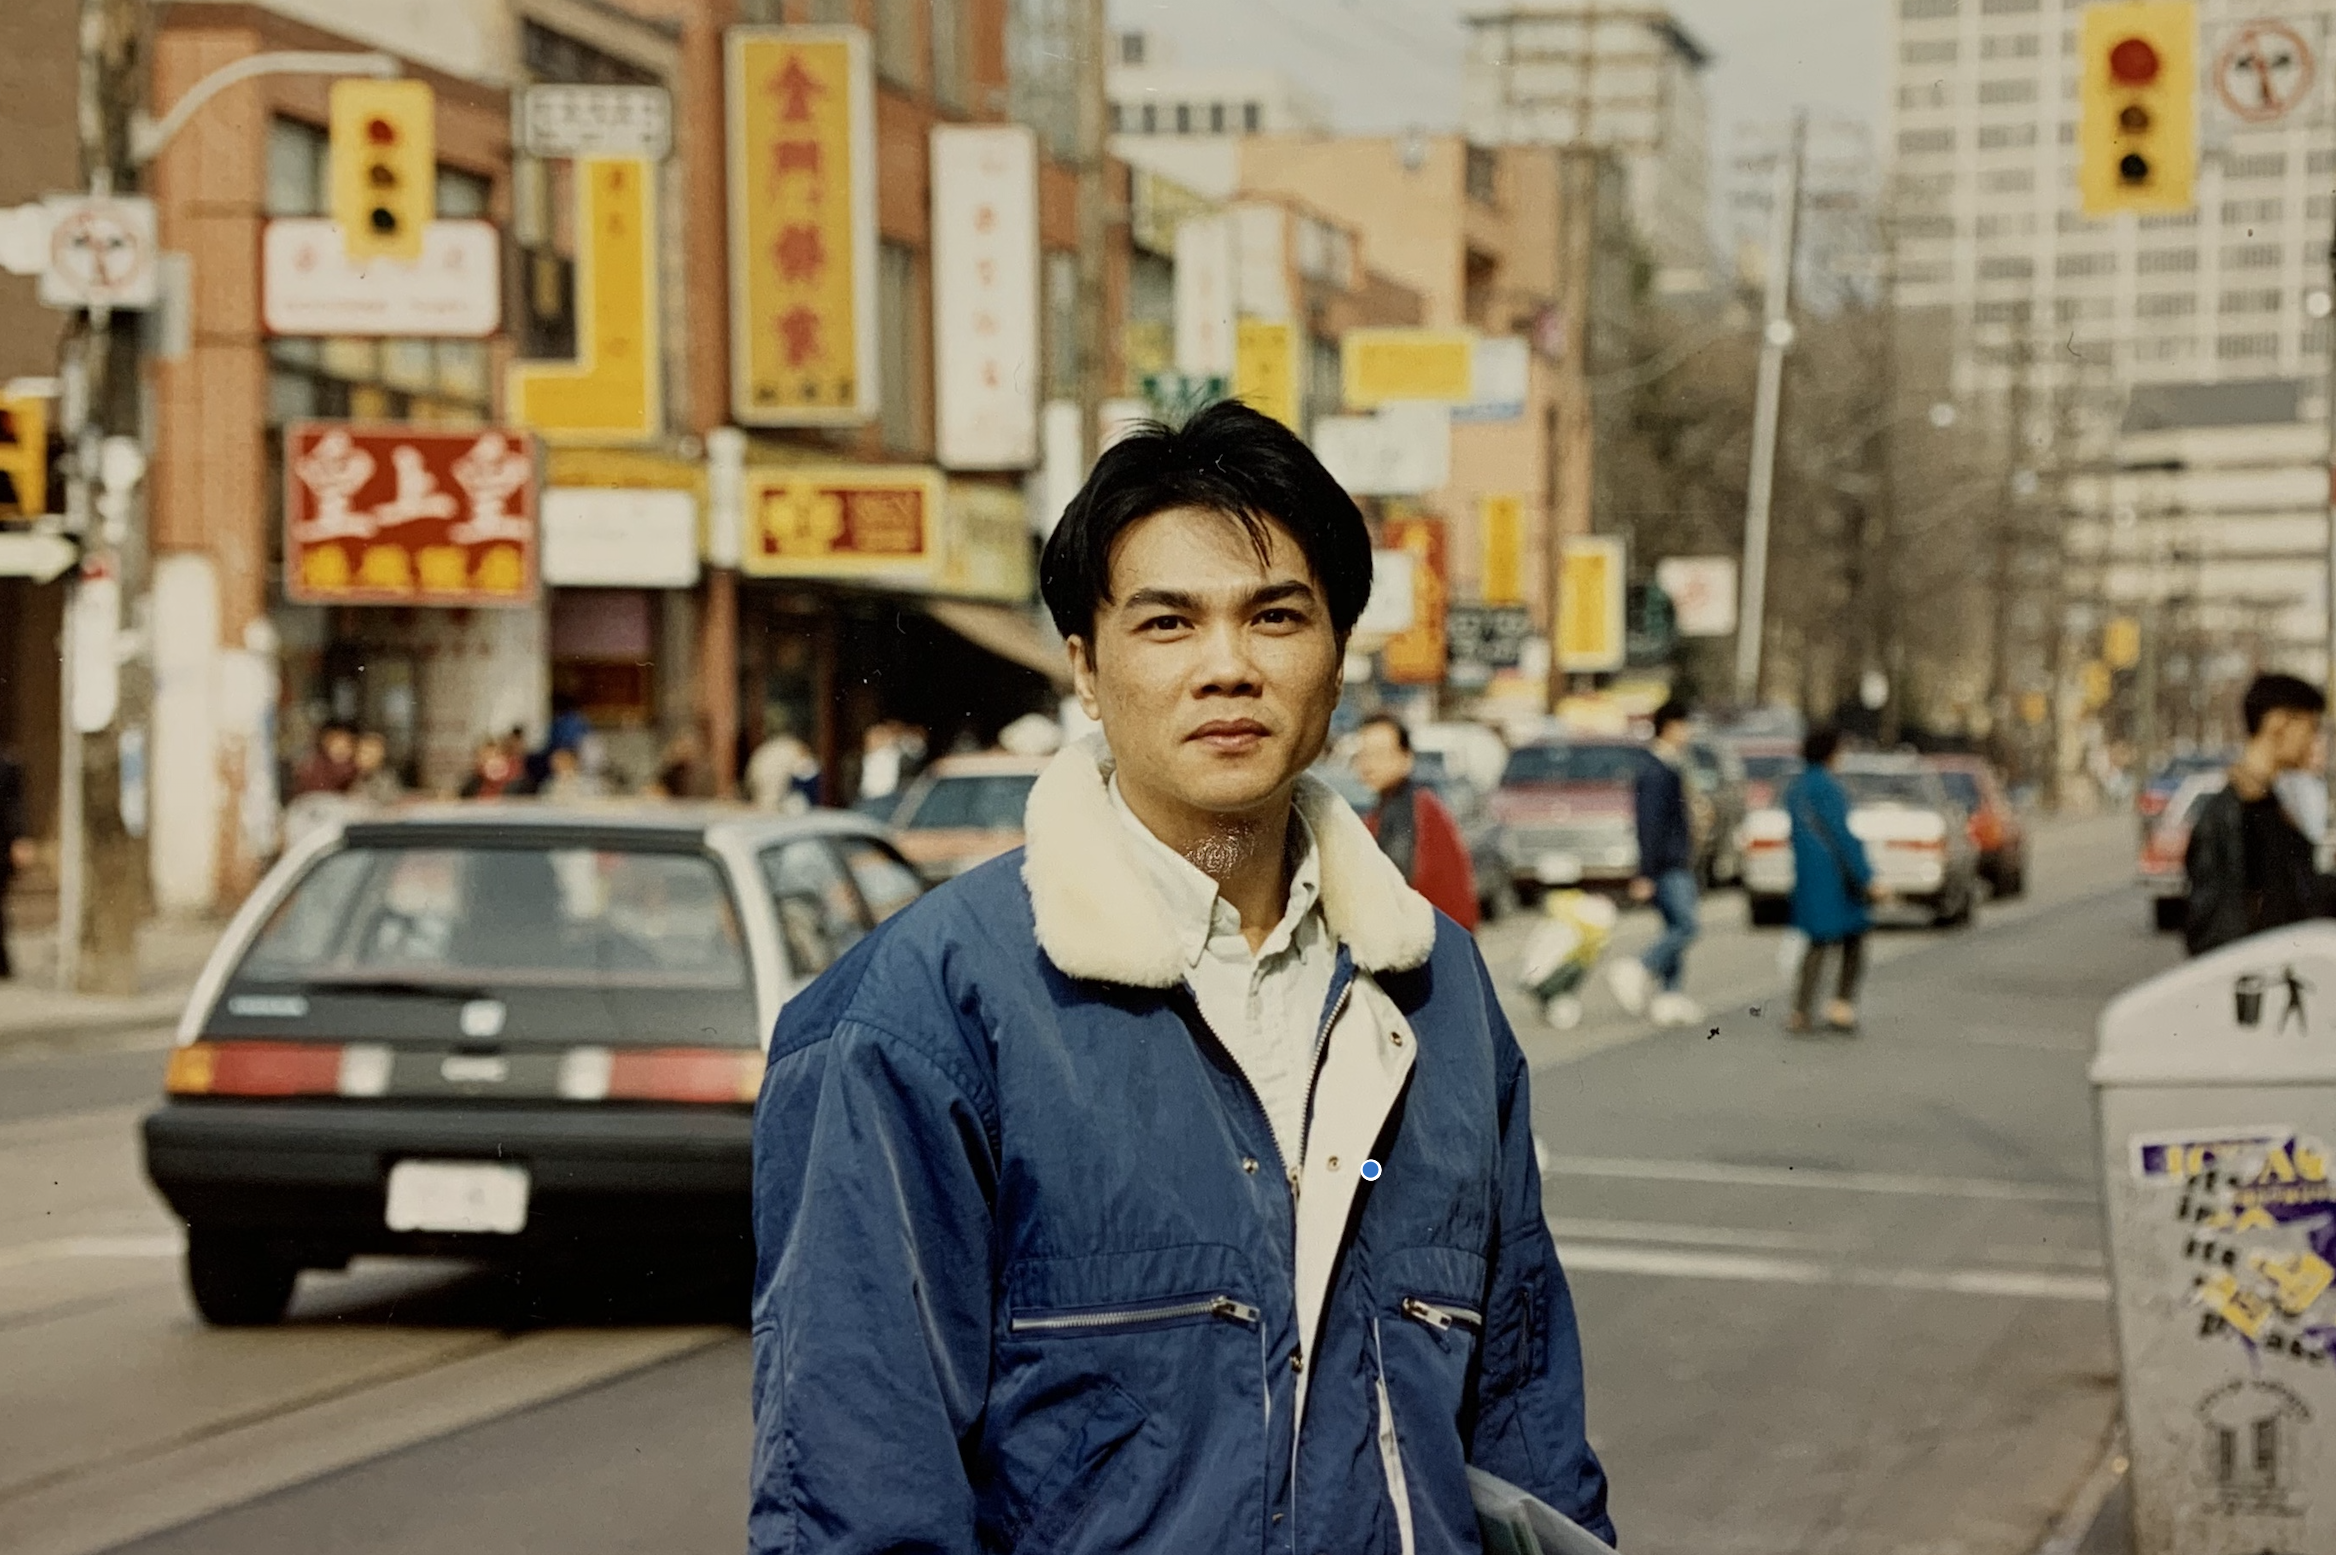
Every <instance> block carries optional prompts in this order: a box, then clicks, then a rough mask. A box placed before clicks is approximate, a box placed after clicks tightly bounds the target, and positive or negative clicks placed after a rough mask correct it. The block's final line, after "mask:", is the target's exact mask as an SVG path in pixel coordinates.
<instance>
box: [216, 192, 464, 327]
mask: <svg viewBox="0 0 2336 1555" xmlns="http://www.w3.org/2000/svg"><path fill="white" fill-rule="evenodd" d="M260 322H261V324H262V325H263V326H264V327H265V328H266V329H267V331H268V333H269V334H271V335H382V336H394V337H398V338H415V339H427V338H431V337H442V338H444V337H451V338H461V339H468V340H477V339H483V338H484V337H486V336H488V335H492V334H493V333H495V331H496V330H497V329H499V328H501V327H502V322H503V286H502V268H501V257H500V249H499V245H498V242H497V238H496V234H495V224H494V223H493V222H491V221H434V222H431V223H430V225H429V226H427V227H425V228H424V229H423V231H422V257H421V258H419V259H416V260H410V261H409V260H401V259H387V258H382V259H366V260H361V261H360V260H352V259H350V258H349V256H348V252H347V250H346V249H345V248H344V247H343V246H342V243H341V229H340V224H339V223H337V222H335V221H333V220H332V219H331V218H329V217H321V216H317V217H311V216H295V217H283V218H279V219H277V220H275V221H271V222H269V223H268V224H267V228H266V230H265V231H264V232H263V233H262V234H261V237H260Z"/></svg>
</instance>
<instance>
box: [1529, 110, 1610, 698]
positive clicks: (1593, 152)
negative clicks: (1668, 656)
mask: <svg viewBox="0 0 2336 1555" xmlns="http://www.w3.org/2000/svg"><path fill="white" fill-rule="evenodd" d="M1557 159H1558V160H1557V167H1558V199H1559V202H1560V208H1559V212H1558V232H1559V241H1560V243H1561V244H1562V245H1563V246H1562V249H1561V252H1560V258H1559V277H1558V289H1559V298H1558V312H1559V314H1560V315H1561V318H1562V323H1563V328H1564V331H1565V340H1564V344H1563V346H1562V348H1561V353H1560V355H1559V358H1558V362H1557V374H1556V377H1557V382H1556V385H1555V393H1554V395H1553V396H1552V397H1553V399H1554V401H1555V403H1554V404H1553V405H1552V407H1551V409H1552V411H1553V415H1552V417H1551V423H1550V427H1549V448H1548V450H1547V455H1546V457H1547V458H1548V460H1549V470H1550V480H1549V494H1550V503H1549V521H1548V525H1547V533H1546V535H1545V536H1544V541H1543V546H1542V557H1541V560H1542V567H1543V579H1544V593H1545V596H1546V597H1547V599H1548V600H1549V643H1550V653H1549V674H1548V678H1547V680H1546V682H1545V684H1544V687H1543V705H1544V706H1545V707H1547V708H1548V710H1549V711H1550V712H1553V713H1554V712H1556V711H1557V709H1558V707H1559V705H1560V704H1562V703H1563V702H1564V701H1565V698H1566V693H1567V691H1568V690H1569V687H1568V686H1567V684H1566V681H1567V676H1566V673H1565V670H1564V669H1563V668H1562V667H1561V666H1560V665H1559V663H1558V655H1557V642H1558V627H1559V615H1560V613H1561V611H1562V610H1563V609H1564V606H1565V542H1566V540H1567V539H1568V538H1569V537H1571V536H1574V535H1586V534H1588V533H1589V532H1590V523H1591V518H1592V515H1593V509H1594V507H1595V486H1594V484H1593V477H1594V462H1595V460H1596V458H1597V427H1596V421H1595V418H1594V417H1593V416H1592V414H1591V405H1590V343H1591V331H1590V308H1591V301H1592V298H1593V297H1594V296H1595V295H1596V288H1595V287H1594V286H1593V285H1592V284H1591V271H1592V269H1593V268H1594V267H1595V265H1596V263H1597V250H1598V246H1597V232H1598V174H1599V157H1598V151H1597V149H1596V148H1595V147H1594V146H1592V145H1590V144H1589V143H1588V142H1587V141H1578V142H1576V143H1575V144H1573V145H1571V146H1564V147H1561V148H1559V150H1558V153H1557Z"/></svg>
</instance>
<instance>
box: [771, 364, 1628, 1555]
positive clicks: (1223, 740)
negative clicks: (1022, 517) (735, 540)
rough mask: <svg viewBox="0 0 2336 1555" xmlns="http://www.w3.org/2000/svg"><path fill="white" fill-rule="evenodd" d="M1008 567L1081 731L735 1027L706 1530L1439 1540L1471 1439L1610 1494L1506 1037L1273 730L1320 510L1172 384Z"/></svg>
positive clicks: (1600, 1513) (1247, 438)
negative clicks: (735, 1191) (736, 1354)
mask: <svg viewBox="0 0 2336 1555" xmlns="http://www.w3.org/2000/svg"><path fill="white" fill-rule="evenodd" d="M1041 572H1042V586H1043V589H1044V592H1045V596H1046V600H1047V605H1048V608H1049V609H1050V610H1051V611H1052V612H1053V614H1054V618H1055V621H1056V623H1057V625H1058V626H1060V628H1061V629H1062V633H1063V636H1064V638H1065V639H1066V640H1067V642H1068V644H1069V652H1070V664H1071V671H1072V674H1073V677H1074V681H1075V684H1076V689H1077V692H1078V696H1079V699H1080V701H1081V703H1082V704H1083V705H1084V706H1085V708H1086V710H1087V711H1088V713H1089V714H1090V715H1091V716H1093V717H1095V718H1096V719H1098V720H1099V721H1100V723H1101V725H1102V731H1101V734H1100V736H1099V737H1090V738H1089V739H1088V740H1086V741H1082V742H1078V743H1075V744H1073V745H1072V746H1070V747H1068V748H1067V749H1066V750H1065V751H1064V752H1063V753H1062V754H1061V756H1059V757H1058V758H1057V759H1056V761H1055V762H1054V763H1053V765H1052V766H1050V767H1049V768H1048V770H1047V772H1046V773H1045V775H1044V776H1043V777H1042V778H1041V779H1040V780H1039V783H1038V785H1037V787H1036V788H1035V790H1034V791H1033V792H1032V794H1031V797H1030V805H1029V812H1028V818H1027V829H1026V834H1027V838H1028V843H1027V846H1026V847H1025V848H1024V849H1022V850H1021V851H1020V852H1017V853H1014V854H1010V855H1008V856H1006V857H1005V858H1002V859H999V860H996V861H995V862H993V863H990V864H987V865H984V866H982V867H981V868H979V869H976V870H973V871H970V872H968V873H967V874H965V875H963V876H961V877H959V878H958V879H957V880H955V881H953V882H952V883H950V884H949V885H947V886H944V887H942V888H941V889H939V890H937V891H935V892H933V893H932V894H931V895H929V896H927V897H926V898H925V899H924V900H923V901H921V902H919V903H918V904H917V905H916V906H914V907H912V908H910V909H909V910H907V911H906V912H903V913H900V914H899V915H897V916H895V917H894V918H893V919H891V920H890V921H889V922H887V923H886V924H885V925H884V926H883V927H882V928H880V929H879V930H878V931H877V932H876V933H874V934H872V935H870V936H869V937H868V938H867V939H865V940H863V941H862V942H861V943H860V944H859V945H858V946H857V947H855V948H854V949H853V951H852V952H851V953H850V954H848V955H847V956H845V957H844V958H843V959H842V960H841V961H839V962H838V963H837V964H836V965H835V966H834V967H833V968H831V969H830V970H829V971H828V972H827V974H826V975H825V976H824V977H822V978H821V979H820V980H819V981H818V982H817V983H815V984H814V985H812V987H810V988H809V989H807V990H805V991H804V992H803V993H801V994H799V995H797V996H796V998H795V999H794V1000H793V1001H792V1002H790V1003H789V1005H788V1006H787V1009H786V1012H785V1014H784V1015H782V1016H781V1018H780V1020H779V1025H778V1030H777V1032H776V1033H775V1035H774V1038H773V1040H772V1044H771V1055H770V1068H769V1072H768V1075H767V1077H766V1079H765V1082H764V1086H763V1092H762V1100H761V1104H760V1106H759V1107H758V1109H757V1112H756V1119H755V1157H756V1159H755V1230H756V1238H757V1242H758V1246H759V1250H760V1257H759V1260H758V1267H757V1273H756V1288H755V1300H754V1352H755V1374H754V1415H755V1444H754V1459H753V1471H752V1472H753V1485H752V1502H751V1510H750V1514H749V1516H750V1524H749V1529H750V1534H749V1545H750V1547H751V1548H752V1549H753V1550H755V1551H757V1552H773V1555H775V1552H780V1551H786V1552H815V1551H845V1550H849V1551H855V1552H875V1551H910V1550H915V1551H929V1552H942V1555H977V1552H987V1551H1007V1550H1014V1551H1048V1552H1062V1551H1105V1550H1111V1551H1132V1550H1143V1551H1161V1552H1171V1555H1183V1552H1188V1551H1190V1552H1201V1551H1206V1552H1209V1555H1220V1552H1225V1551H1239V1550H1247V1551H1256V1552H1260V1555H1263V1552H1268V1551H1273V1552H1284V1555H1316V1552H1325V1555H1350V1552H1362V1551H1386V1552H1398V1551H1400V1552H1403V1555H1411V1552H1414V1551H1437V1552H1441V1551H1452V1550H1461V1551H1472V1550H1475V1549H1477V1548H1478V1547H1479V1545H1478V1538H1477V1530H1476V1524H1475V1521H1474V1515H1473V1512H1472V1510H1471V1504H1470V1495H1469V1486H1468V1479H1467V1469H1468V1467H1469V1466H1470V1465H1472V1464H1473V1465H1477V1466H1479V1467H1481V1468H1483V1469H1485V1470H1486V1471H1488V1472H1490V1473H1492V1474H1495V1475H1497V1476H1499V1477H1501V1478H1503V1479H1506V1480H1509V1481H1511V1482H1513V1483H1515V1484H1517V1485H1520V1486H1522V1487H1523V1488H1525V1489H1526V1490H1528V1491H1530V1492H1532V1493H1533V1494H1535V1495H1537V1496H1539V1497H1541V1498H1542V1499H1543V1500H1545V1501H1547V1502H1549V1503H1551V1504H1552V1505H1554V1506H1556V1507H1557V1508H1558V1509H1559V1510H1561V1511H1564V1512H1566V1513H1568V1514H1569V1515H1571V1516H1572V1517H1573V1518H1574V1519H1575V1520H1576V1521H1578V1522H1581V1523H1583V1524H1584V1525H1586V1526H1588V1527H1589V1528H1590V1529H1592V1530H1593V1531H1594V1532H1596V1533H1598V1534H1600V1535H1601V1536H1603V1537H1606V1538H1608V1539H1611V1538H1612V1537H1613V1529H1612V1525H1611V1524H1610V1523H1609V1522H1608V1521H1607V1518H1606V1512H1605V1502H1606V1482H1605V1475H1604V1473H1603V1471H1602V1470H1601V1469H1600V1467H1599V1464H1598V1460H1597V1458H1596V1457H1595V1455H1594V1454H1593V1453H1592V1452H1591V1449H1590V1445H1589V1442H1588V1440H1587V1439H1586V1437H1585V1435H1584V1427H1583V1398H1582V1372H1581V1357H1580V1349H1579V1344H1578V1342H1577V1339H1576V1335H1575V1326H1574V1311H1573V1302H1572V1297H1571V1295H1570V1294H1569V1292H1568V1290H1567V1287H1566V1280H1565V1275H1564V1272H1563V1271H1562V1270H1561V1269H1560V1268H1559V1266H1558V1260H1557V1253H1556V1249H1555V1247H1554V1246H1553V1245H1552V1243H1551V1240H1550V1235H1549V1230H1548V1227H1547V1226H1546V1224H1545V1223H1544V1221H1543V1219H1542V1211H1541V1188H1540V1174H1539V1171H1538V1168H1537V1166H1536V1164H1535V1158H1534V1149H1533V1133H1532V1126H1531V1115H1532V1110H1531V1105H1530V1100H1529V1097H1528V1094H1527V1088H1526V1064H1525V1060H1524V1057H1523V1055H1522V1054H1521V1053H1520V1052H1519V1050H1518V1047H1517V1043H1516V1039H1515V1038H1514V1037H1513V1036H1512V1035H1511V1033H1510V1031H1509V1028H1508V1025H1507V1023H1506V1022H1505V1021H1504V1020H1503V1019H1502V1016H1501V1011H1500V1006H1499V1004H1498V1002H1497V1001H1496V1000H1495V998H1494V993H1493V985H1492V981H1491V979H1490V977H1489V976H1488V975H1487V974H1486V972H1485V969H1484V965H1483V963H1482V961H1481V960H1480V959H1479V957H1478V956H1477V953H1476V947H1475V945H1474V943H1473V941H1471V940H1470V939H1469V937H1468V936H1467V935H1466V934H1465V933H1463V932H1462V931H1461V930H1460V928H1459V927H1458V926H1457V925H1455V924H1453V923H1452V922H1451V921H1450V920H1448V919H1442V918H1439V917H1438V916H1437V915H1436V913H1435V912H1434V910H1433V909H1432V908H1430V907H1429V906H1428V905H1427V903H1426V902H1425V901H1424V900H1422V899H1421V898H1420V897H1419V896H1418V895H1417V894H1416V893H1414V892H1413V891H1412V890H1411V889H1410V888H1409V887H1408V886H1406V885H1405V884H1404V882H1403V878H1402V876H1401V875H1399V874H1398V873H1397V872H1396V871H1395V869H1394V867H1393V866H1392V865H1391V864H1389V863H1388V862H1387V860H1386V858H1385V856H1384V855H1383V854H1382V853H1381V852H1380V851H1379V849H1378V847H1377V845H1376V844H1375V843H1374V842H1373V841H1372V839H1371V836H1370V834H1369V833H1368V832H1367V831H1366V830H1365V829H1364V828H1363V826H1362V823H1361V822H1360V821H1358V820H1357V819H1356V818H1355V816H1354V814H1353V812H1352V811H1350V810H1348V809H1347V808H1346V806H1345V804H1344V803H1343V802H1342V801H1341V800H1339V799H1338V798H1337V796H1336V795H1335V794H1333V793H1332V792H1331V791H1330V790H1329V789H1328V788H1327V787H1325V786H1324V785H1322V784H1321V783H1320V782H1318V781H1317V780H1315V779H1314V778H1312V777H1310V776H1308V775H1307V773H1306V768H1307V766H1308V764H1309V763H1311V762H1312V761H1313V760H1314V758H1315V757H1316V756H1317V755H1318V754H1319V753H1320V751H1321V749H1322V746H1323V743H1324V740H1325V738H1326V736H1327V734H1328V730H1329V721H1330V713H1331V709H1332V708H1333V707H1334V706H1335V705H1336V703H1337V700H1338V694H1339V683H1340V669H1341V665H1342V663H1343V660H1344V657H1345V649H1346V639H1347V634H1348V632H1349V631H1350V629H1351V628H1352V627H1353V625H1354V622H1355V619H1356V617H1357V616H1358V615H1359V614H1360V612H1361V610H1362V607H1363V603H1364V600H1365V599H1366V598H1367V596H1368V594H1369V591H1370V573H1371V561H1370V540H1369V537H1368V534H1367V533H1366V531H1365V528H1364V525H1363V521H1362V518H1361V515H1360V514H1359V513H1358V512H1357V511H1356V509H1355V506H1354V504H1353V502H1352V501H1351V500H1349V499H1348V497H1347V496H1346V494H1345V493H1344V492H1342V491H1341V490H1340V489H1339V487H1338V485H1337V483H1336V482H1334V481H1333V480H1332V479H1331V478H1330V477H1329V475H1328V474H1327V473H1326V472H1325V471H1324V470H1323V469H1322V467H1321V465H1320V464H1319V463H1317V462H1316V460H1315V459H1314V456H1313V455H1312V454H1311V453H1309V452H1308V451H1307V449H1306V448H1305V446H1304V445H1303V444H1302V443H1300V442H1299V441H1298V439H1297V438H1296V437H1295V436H1293V435H1292V434H1291V433H1289V432H1288V431H1287V430H1285V429H1284V428H1283V427H1281V426H1280V425H1279V424H1278V423H1276V422H1274V421H1272V420H1270V419H1268V418H1266V417H1264V416H1261V415H1259V414H1257V413H1256V412H1254V411H1251V410H1249V409H1247V408H1245V407H1243V406H1240V405H1237V404H1224V405H1218V406H1215V407H1212V408H1210V409H1209V410H1206V411H1203V412H1202V413H1201V414H1199V415H1198V416H1196V417H1194V418H1193V419H1192V421H1191V422H1190V423H1189V424H1188V425H1186V426H1185V427H1184V428H1182V429H1181V430H1177V431H1170V430H1168V429H1166V428H1160V427H1153V428H1148V429H1146V430H1143V431H1140V432H1138V433H1136V434H1135V435H1133V436H1131V437H1129V438H1127V439H1126V440H1124V441H1122V442H1120V443H1119V444H1117V445H1115V446H1114V447H1113V448H1112V449H1111V450H1110V451H1109V452H1107V453H1106V454H1105V455H1104V456H1103V457H1102V459H1101V460H1100V461H1099V462H1098V464H1097V466H1096V469H1095V471H1094V474H1093V475H1092V476H1091V477H1090V478H1089V480H1088V483H1087V485H1086V487H1085V489H1084V490H1082V491H1081V493H1080V494H1079V496H1078V498H1077V500H1076V501H1074V502H1073V503H1072V504H1071V506H1070V508H1069V509H1068V511H1067V512H1065V514H1064V515H1063V519H1062V522H1061V524H1060V526H1059V527H1058V528H1057V529H1056V531H1055V533H1054V536H1053V538H1052V539H1051V540H1049V542H1048V544H1047V548H1046V554H1045V558H1044V561H1043V564H1042V569H1041Z"/></svg>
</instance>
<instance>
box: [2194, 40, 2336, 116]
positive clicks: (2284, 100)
mask: <svg viewBox="0 0 2336 1555" xmlns="http://www.w3.org/2000/svg"><path fill="white" fill-rule="evenodd" d="M2317 74H2318V66H2317V64H2316V62H2315V61H2314V60H2313V58H2312V48H2311V45H2310V44H2308V43H2306V42H2305V41H2304V35H2303V34H2302V33H2300V32H2298V31H2296V29H2295V28H2294V27H2293V26H2292V25H2290V24H2289V23H2287V22H2282V21H2274V20H2268V19H2266V20H2261V21H2252V22H2243V23H2241V24H2240V25H2239V26H2237V27H2234V28H2232V29H2231V31H2230V33H2229V34H2228V35H2227V36H2226V37H2225V38H2224V40H2223V45H2222V51H2221V53H2220V54H2218V55H2217V56H2216V58H2215V65H2214V90H2215V95H2216V96H2218V97H2220V98H2221V99H2222V105H2223V107H2224V108H2226V109H2228V110H2229V111H2230V113H2231V115H2232V116H2233V117H2234V118H2236V119H2238V120H2239V121H2241V122H2242V123H2246V124H2277V123H2278V122H2279V121H2281V120H2282V119H2285V118H2286V117H2287V116H2288V115H2289V114H2291V113H2293V112H2294V111H2295V109H2296V108H2297V107H2298V106H2299V105H2301V104H2302V103H2303V102H2304V100H2305V99H2306V98H2307V97H2308V96H2309V95H2310V93H2311V90H2312V79H2313V77H2314V76H2315V75H2317Z"/></svg>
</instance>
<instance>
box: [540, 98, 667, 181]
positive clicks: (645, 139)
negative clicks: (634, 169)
mask: <svg viewBox="0 0 2336 1555" xmlns="http://www.w3.org/2000/svg"><path fill="white" fill-rule="evenodd" d="M513 117H514V118H516V119H517V120H518V130H519V145H520V149H521V150H523V151H525V152H526V153H527V154H528V155H529V156H531V157H542V158H545V159H548V160H561V159H568V160H573V159H576V158H582V157H644V158H647V159H648V160H649V161H652V162H661V161H663V160H664V159H665V158H666V157H668V156H670V155H671V154H672V152H673V98H672V97H671V96H670V95H669V94H668V93H667V92H666V90H665V88H663V87H661V86H571V85H565V84H551V85H544V86H531V87H529V88H528V89H527V90H526V91H525V92H522V93H521V94H520V97H519V105H518V110H517V112H516V113H515V114H514V115H513Z"/></svg>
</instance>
